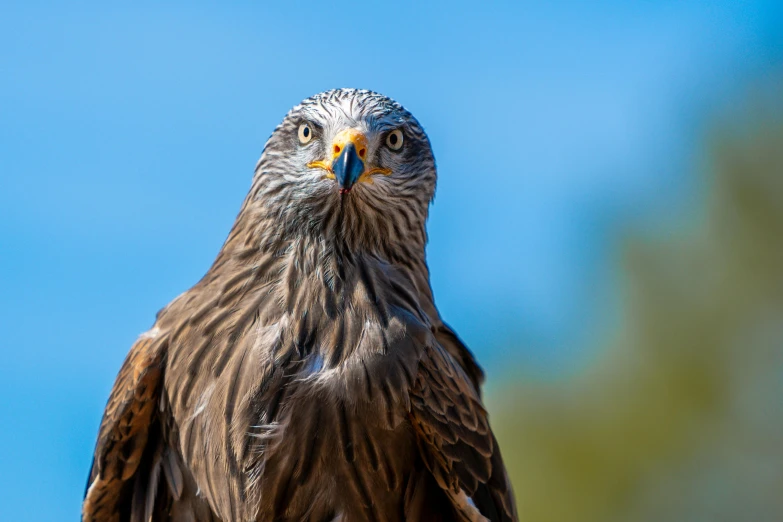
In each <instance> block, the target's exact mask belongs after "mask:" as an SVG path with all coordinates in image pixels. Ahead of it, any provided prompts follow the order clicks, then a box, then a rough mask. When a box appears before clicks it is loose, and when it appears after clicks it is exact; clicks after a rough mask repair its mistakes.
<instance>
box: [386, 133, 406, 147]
mask: <svg viewBox="0 0 783 522" xmlns="http://www.w3.org/2000/svg"><path fill="white" fill-rule="evenodd" d="M386 146H387V147H389V148H390V149H391V150H400V149H401V148H402V131H401V130H400V129H395V130H393V131H391V132H390V133H389V135H388V136H386Z"/></svg>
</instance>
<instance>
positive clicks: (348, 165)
mask: <svg viewBox="0 0 783 522" xmlns="http://www.w3.org/2000/svg"><path fill="white" fill-rule="evenodd" d="M332 172H333V173H334V177H335V178H336V179H337V182H338V183H339V184H340V188H341V189H342V190H341V192H349V191H350V190H351V187H352V186H353V184H354V183H356V181H357V180H358V179H359V176H361V175H362V173H363V172H364V161H363V160H362V159H361V157H360V156H359V152H358V151H357V150H356V145H354V144H353V143H351V142H349V143H347V144H345V146H344V147H343V148H342V150H341V151H340V153H339V155H338V156H337V157H336V158H335V159H334V160H333V162H332Z"/></svg>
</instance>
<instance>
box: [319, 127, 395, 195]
mask: <svg viewBox="0 0 783 522" xmlns="http://www.w3.org/2000/svg"><path fill="white" fill-rule="evenodd" d="M349 143H353V146H354V147H355V148H356V153H357V154H358V155H359V159H361V160H362V161H363V162H364V159H365V158H366V157H367V137H366V136H365V135H364V134H363V133H362V132H360V131H358V130H356V129H344V130H342V131H340V132H339V133H338V134H337V136H335V137H334V140H332V146H331V149H330V150H331V155H332V159H331V161H328V162H327V161H313V162H310V163H308V164H307V166H308V167H309V168H311V169H323V170H325V171H326V174H325V175H324V178H326V179H335V177H334V173H333V172H332V162H333V161H334V160H335V159H337V157H338V156H339V155H340V153H341V152H342V151H343V149H344V148H345V146H346V145H347V144H349ZM391 173H392V171H391V169H385V168H381V167H375V168H372V169H369V170H365V171H364V172H362V174H361V176H359V179H358V182H359V183H363V182H366V183H370V184H372V182H373V181H372V178H371V176H372V175H373V174H383V175H385V176H388V175H389V174H391Z"/></svg>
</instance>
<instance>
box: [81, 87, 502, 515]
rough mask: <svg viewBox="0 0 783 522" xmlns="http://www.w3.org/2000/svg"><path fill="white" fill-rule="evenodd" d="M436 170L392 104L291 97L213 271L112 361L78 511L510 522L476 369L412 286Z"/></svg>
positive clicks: (351, 95) (333, 96)
mask: <svg viewBox="0 0 783 522" xmlns="http://www.w3.org/2000/svg"><path fill="white" fill-rule="evenodd" d="M436 178H437V173H436V165H435V159H434V155H433V151H432V147H431V144H430V140H429V138H428V136H427V134H426V133H425V131H424V129H423V128H422V126H421V125H420V124H419V122H418V121H417V120H416V119H415V118H414V116H413V115H412V114H411V113H410V112H408V111H407V110H406V109H405V108H403V106H402V105H400V104H399V103H397V102H396V101H394V100H392V99H391V98H388V97H386V96H384V95H381V94H379V93H376V92H374V91H369V90H360V89H346V88H343V89H334V90H330V91H326V92H322V93H320V94H317V95H315V96H313V97H311V98H308V99H306V100H304V101H303V102H301V103H300V104H299V105H296V106H295V107H294V108H293V109H291V110H290V111H289V112H288V114H287V115H286V116H285V118H284V119H283V121H282V122H281V123H280V124H279V125H278V126H277V127H276V128H275V129H274V131H273V133H272V135H271V137H270V138H269V139H268V141H267V142H266V144H265V146H264V149H263V152H262V155H261V158H260V159H259V160H258V163H257V164H256V168H255V172H254V175H253V178H252V182H251V187H250V190H249V192H248V194H247V196H246V197H245V199H244V202H243V204H242V206H241V208H240V211H239V213H238V215H237V217H236V220H235V222H234V225H233V227H232V228H231V231H230V232H229V234H228V237H227V239H226V240H225V242H224V244H223V246H222V248H221V250H220V251H219V253H218V255H217V257H216V259H215V260H214V262H213V264H212V266H211V267H210V268H209V270H208V271H207V272H206V274H205V275H204V276H203V278H202V279H201V280H200V281H198V282H197V283H196V284H195V285H194V286H193V287H192V288H190V289H189V290H187V291H186V292H184V293H182V294H181V295H179V296H178V297H176V298H175V299H174V300H173V301H172V302H171V303H169V304H168V305H167V306H165V307H164V308H163V309H161V310H160V311H159V312H158V314H157V316H156V320H155V323H154V325H153V326H152V327H151V328H150V329H149V330H148V331H146V332H145V333H143V334H142V335H141V336H140V337H139V338H138V340H137V341H136V342H135V343H134V344H133V346H132V347H131V349H130V351H129V353H128V355H127V357H126V359H125V361H124V363H123V365H122V367H121V369H120V370H119V373H118V375H117V377H116V381H115V383H114V386H113V388H112V390H111V392H110V396H109V399H108V403H107V405H106V408H105V411H104V414H103V418H102V421H101V423H100V427H99V431H98V436H97V442H96V446H95V451H94V455H93V461H92V466H91V470H90V473H89V478H88V482H87V488H86V492H85V496H84V500H83V503H82V520H83V521H84V522H103V521H116V522H120V521H122V522H124V521H128V522H142V521H143V522H150V521H175V522H185V521H187V522H206V521H225V522H227V521H251V520H258V521H266V520H269V521H313V522H327V521H340V522H355V521H377V522H383V521H400V520H406V521H424V520H427V521H430V520H432V521H443V522H448V521H460V522H468V521H469V522H475V521H486V520H489V521H493V522H495V521H503V522H506V521H516V520H517V509H516V505H515V500H514V494H513V491H512V487H511V483H510V481H509V477H508V474H507V472H506V469H505V466H504V464H503V459H502V457H501V453H500V448H499V446H498V442H497V440H496V438H495V436H494V435H493V432H492V430H491V427H490V425H489V421H488V416H487V411H486V409H485V407H484V405H483V402H482V395H481V385H482V383H483V380H484V373H483V371H482V369H481V368H480V366H479V365H478V363H477V361H476V359H475V357H474V355H473V354H472V353H471V351H470V350H469V349H468V348H467V347H466V346H465V344H464V343H463V342H462V341H461V340H460V338H459V337H458V336H457V334H456V333H455V332H454V330H452V329H451V327H449V326H448V325H447V324H446V323H445V322H444V321H443V320H442V318H441V316H440V314H439V312H438V309H437V308H436V306H435V301H434V297H433V292H432V289H431V285H430V277H429V268H428V265H427V262H426V256H425V245H426V243H427V230H426V221H427V217H428V213H429V208H430V205H431V202H432V200H433V197H434V194H435V185H436Z"/></svg>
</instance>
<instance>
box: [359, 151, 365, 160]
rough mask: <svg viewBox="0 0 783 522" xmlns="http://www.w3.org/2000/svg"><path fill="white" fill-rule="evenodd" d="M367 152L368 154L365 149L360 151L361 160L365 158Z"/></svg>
mask: <svg viewBox="0 0 783 522" xmlns="http://www.w3.org/2000/svg"><path fill="white" fill-rule="evenodd" d="M365 152H366V151H365V150H364V149H362V150H360V151H359V157H360V158H363V157H364V153H365Z"/></svg>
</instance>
